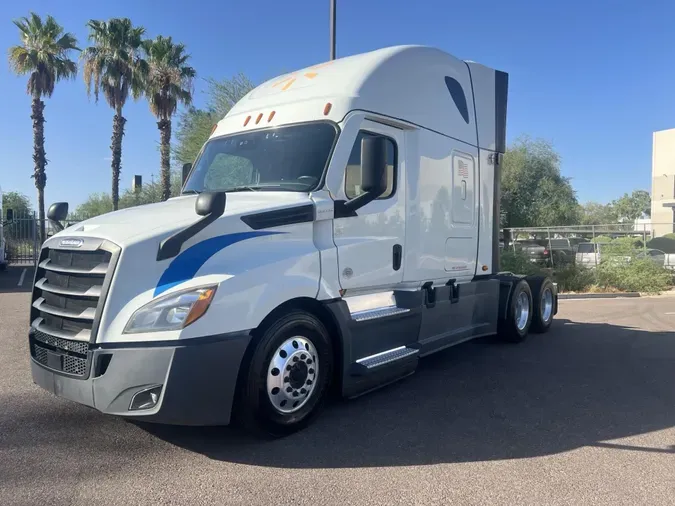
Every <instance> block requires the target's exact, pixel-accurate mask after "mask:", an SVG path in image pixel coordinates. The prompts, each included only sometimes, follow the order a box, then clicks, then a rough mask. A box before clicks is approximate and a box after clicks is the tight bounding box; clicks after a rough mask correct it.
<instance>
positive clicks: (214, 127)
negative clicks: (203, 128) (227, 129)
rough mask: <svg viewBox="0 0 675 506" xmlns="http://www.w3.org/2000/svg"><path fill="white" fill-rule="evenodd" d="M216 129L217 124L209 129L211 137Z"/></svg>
mask: <svg viewBox="0 0 675 506" xmlns="http://www.w3.org/2000/svg"><path fill="white" fill-rule="evenodd" d="M216 128H218V123H216V124H215V125H213V128H212V129H211V135H213V132H215V131H216Z"/></svg>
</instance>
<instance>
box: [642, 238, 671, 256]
mask: <svg viewBox="0 0 675 506" xmlns="http://www.w3.org/2000/svg"><path fill="white" fill-rule="evenodd" d="M668 235H675V234H668ZM647 247H648V248H653V249H659V250H661V251H663V252H664V253H675V239H670V238H669V237H666V236H663V237H655V238H654V239H652V240H651V241H649V242H647Z"/></svg>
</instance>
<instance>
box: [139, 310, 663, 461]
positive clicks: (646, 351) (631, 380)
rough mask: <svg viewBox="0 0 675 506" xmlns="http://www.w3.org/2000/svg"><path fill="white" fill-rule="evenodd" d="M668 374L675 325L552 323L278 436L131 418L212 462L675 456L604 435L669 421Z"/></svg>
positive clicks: (459, 355)
mask: <svg viewBox="0 0 675 506" xmlns="http://www.w3.org/2000/svg"><path fill="white" fill-rule="evenodd" d="M673 379H675V332H646V331H642V330H636V329H631V328H625V327H619V326H614V325H609V324H592V323H591V324H589V323H584V324H577V323H574V322H572V321H569V320H557V321H556V323H555V324H554V327H553V328H552V329H551V331H550V332H549V333H548V334H545V335H532V336H530V337H529V339H528V340H527V341H526V342H525V343H522V344H520V345H505V344H500V343H498V342H497V341H496V340H495V339H494V338H491V339H482V340H477V341H474V342H470V343H466V344H464V345H460V346H458V347H456V348H454V349H449V350H447V351H445V352H442V353H439V354H436V355H433V356H431V357H428V358H426V359H423V360H421V362H420V367H419V368H418V370H417V373H416V374H415V375H414V376H412V377H410V378H408V379H405V380H403V381H401V382H398V383H396V384H394V385H391V386H389V387H386V388H384V389H381V390H379V391H377V392H374V393H371V394H369V395H366V396H364V397H361V398H358V399H355V400H352V401H346V402H343V401H337V402H332V403H331V404H330V405H329V406H328V407H327V409H325V410H324V412H323V413H322V416H321V417H320V418H319V419H317V420H316V421H315V422H314V424H312V425H311V426H310V427H309V428H308V429H306V430H304V431H302V432H300V433H297V434H294V435H292V436H289V437H287V438H284V439H280V440H274V441H259V440H255V439H253V438H251V437H249V436H246V435H245V434H242V433H241V432H240V431H237V430H234V429H229V428H188V427H171V426H160V425H151V424H137V425H139V426H140V427H142V428H143V429H144V430H146V431H148V432H149V433H150V434H153V435H154V436H156V437H158V438H160V439H162V440H165V441H167V442H170V443H172V444H174V445H177V446H179V447H182V448H185V449H187V450H190V451H193V452H198V453H200V454H203V455H206V456H207V457H209V458H211V459H216V460H222V461H228V462H236V463H244V464H252V465H257V466H270V467H284V468H341V467H368V466H383V467H386V466H408V465H428V464H436V463H444V462H448V463H450V462H466V461H484V460H499V459H516V458H526V457H536V456H543V455H550V454H555V453H559V452H564V451H568V450H573V449H575V448H579V447H582V446H598V447H603V448H615V449H619V450H634V451H652V452H659V453H675V446H670V447H666V448H646V447H640V446H632V445H631V444H623V442H622V443H613V442H611V440H613V439H618V438H624V437H627V436H632V435H637V434H644V433H647V432H651V431H656V430H660V429H665V428H670V427H673V426H675V388H673ZM674 443H675V441H674Z"/></svg>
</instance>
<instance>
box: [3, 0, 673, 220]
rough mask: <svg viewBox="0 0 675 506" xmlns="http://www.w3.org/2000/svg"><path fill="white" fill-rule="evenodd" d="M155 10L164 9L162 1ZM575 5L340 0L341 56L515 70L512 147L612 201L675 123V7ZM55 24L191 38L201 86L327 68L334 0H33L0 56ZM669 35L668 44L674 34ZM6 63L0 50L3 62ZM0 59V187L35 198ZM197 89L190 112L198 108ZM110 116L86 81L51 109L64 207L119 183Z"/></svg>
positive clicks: (9, 8) (13, 11)
mask: <svg viewBox="0 0 675 506" xmlns="http://www.w3.org/2000/svg"><path fill="white" fill-rule="evenodd" d="M160 5H161V7H159V6H160ZM605 5H608V4H606V3H605V2H589V1H580V0H567V1H565V2H543V1H540V0H532V1H525V0H510V1H508V2H507V1H504V0H501V1H492V0H481V1H472V2H466V1H461V2H460V1H452V2H451V1H447V0H445V1H443V0H416V1H400V0H363V1H357V0H338V29H337V33H338V37H337V51H338V56H346V55H350V54H354V53H359V52H363V51H368V50H372V49H377V48H380V47H384V46H390V45H396V44H425V45H431V46H437V47H440V48H442V49H444V50H446V51H448V52H450V53H452V54H454V55H455V56H458V57H460V58H463V59H470V60H474V61H478V62H481V63H483V64H486V65H488V66H492V67H495V68H498V69H500V70H504V71H506V72H508V73H509V74H510V90H509V105H508V124H507V132H508V140H509V141H512V140H513V139H515V138H516V137H518V136H520V135H523V134H527V135H530V136H532V137H541V138H545V139H548V140H550V141H551V142H553V143H554V146H555V147H556V149H557V150H558V151H559V152H560V154H561V156H562V170H563V174H564V175H566V176H569V177H571V178H572V182H573V185H574V187H575V188H576V190H577V192H578V196H579V200H580V201H582V202H585V201H588V200H595V201H600V202H607V201H610V200H612V199H613V198H616V197H618V196H620V195H621V194H623V193H624V192H629V191H632V190H633V189H636V188H643V189H647V190H649V189H650V185H651V142H652V132H653V131H655V130H663V129H666V128H672V127H675V87H674V86H673V83H674V82H675V42H674V41H673V38H672V33H673V32H672V26H673V22H672V20H673V19H675V3H673V2H669V1H667V0H650V1H649V2H640V1H637V0H635V1H621V0H615V1H613V2H611V5H612V7H611V8H609V7H607V6H605ZM31 10H34V11H35V12H37V13H39V14H42V15H46V14H52V15H53V16H55V17H56V18H57V20H58V21H59V22H60V23H61V24H62V25H64V27H65V28H66V29H67V30H68V31H71V32H73V33H74V34H75V35H76V36H77V38H78V40H79V42H80V46H81V47H84V46H85V45H86V43H87V41H86V35H87V32H86V28H85V23H86V22H87V21H88V20H89V19H91V18H94V19H106V18H109V17H116V16H127V17H130V18H131V19H132V20H133V22H134V23H135V24H139V25H143V26H145V27H146V29H147V34H148V35H149V36H153V37H154V36H155V35H157V34H162V35H171V36H173V37H174V39H177V40H179V41H182V42H184V43H185V44H186V45H187V47H188V49H189V51H190V53H191V55H192V64H193V66H194V67H195V68H196V69H197V71H198V73H199V75H200V77H203V78H206V77H214V78H223V77H229V76H232V75H233V74H236V73H238V72H244V73H245V74H247V75H248V76H249V77H250V78H251V79H252V80H254V81H255V82H260V81H262V80H264V79H267V78H270V77H273V76H275V75H277V74H280V73H283V72H287V71H290V70H294V69H296V68H301V67H304V66H307V65H310V64H314V63H317V62H320V61H324V60H326V59H327V58H328V0H293V1H291V2H279V1H270V0H258V1H253V2H242V1H239V2H233V1H231V0H201V1H200V2H185V1H178V0H162V2H159V3H158V2H156V1H152V2H151V1H150V0H118V1H116V2H99V3H96V2H91V1H87V2H83V1H80V0H68V1H56V0H52V1H47V0H41V1H36V0H29V1H28V2H26V3H25V4H21V5H20V4H19V3H18V2H3V3H0V27H1V28H0V47H2V49H3V52H5V51H6V48H8V47H9V46H10V45H13V44H16V43H18V40H19V39H18V31H17V29H16V28H15V27H14V25H12V24H11V20H12V19H14V18H17V17H20V16H24V15H27V14H28V12H29V11H31ZM669 35H671V36H669ZM5 54H6V53H5ZM3 58H5V63H3V64H0V97H2V101H3V105H2V107H0V111H2V114H1V116H2V121H0V153H1V154H2V165H1V166H0V186H2V188H3V190H4V191H11V190H18V191H20V192H22V193H25V194H27V195H28V196H30V197H31V199H32V200H33V201H35V188H34V186H33V181H32V179H30V174H31V173H32V142H33V141H32V128H31V120H30V97H28V96H27V95H26V94H25V85H26V78H25V77H15V76H13V75H12V74H11V73H10V71H9V67H8V65H7V64H6V56H3ZM203 90H204V85H203V82H201V81H199V80H198V82H197V85H196V91H197V92H196V97H195V103H196V105H197V106H199V105H202V104H203V103H204V100H205V97H204V95H203ZM112 115H113V113H112V111H111V109H110V108H109V107H108V106H107V104H106V103H105V102H104V101H101V102H100V103H99V104H98V105H96V104H95V103H94V102H93V100H91V101H90V100H88V99H87V96H86V94H85V87H84V84H83V82H82V79H81V76H78V79H77V80H76V81H72V82H64V83H59V84H58V86H57V88H56V91H55V93H54V95H53V97H52V98H51V99H47V100H46V109H45V117H46V120H47V123H46V127H45V128H46V139H47V141H46V151H47V158H48V160H49V165H48V166H47V175H48V181H47V188H46V201H47V203H50V202H54V201H59V200H67V201H69V202H70V203H71V209H74V208H75V206H76V205H77V204H79V203H81V202H82V201H83V200H85V199H86V197H87V195H89V194H90V193H92V192H102V191H109V188H110V148H109V146H110V136H111V133H112ZM124 115H125V117H126V118H127V120H128V121H127V128H126V135H125V137H124V145H123V167H122V181H121V186H122V187H123V188H127V187H129V186H130V185H131V179H132V175H133V174H142V175H143V176H144V180H148V179H149V178H150V175H151V174H153V173H155V174H157V173H158V172H159V150H158V140H159V134H158V131H157V127H156V123H155V121H154V119H153V117H152V116H151V115H150V112H149V111H148V107H147V104H146V103H145V102H143V101H139V102H137V103H133V102H132V103H129V104H128V105H127V106H126V108H125V111H124Z"/></svg>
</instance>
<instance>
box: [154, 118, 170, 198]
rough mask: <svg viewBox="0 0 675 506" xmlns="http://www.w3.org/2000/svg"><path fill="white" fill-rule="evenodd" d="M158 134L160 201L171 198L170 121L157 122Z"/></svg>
mask: <svg viewBox="0 0 675 506" xmlns="http://www.w3.org/2000/svg"><path fill="white" fill-rule="evenodd" d="M157 127H158V128H159V134H160V141H161V145H160V148H159V149H160V155H161V157H162V200H168V199H169V197H171V152H170V149H171V120H170V119H162V120H159V121H158V122H157Z"/></svg>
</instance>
